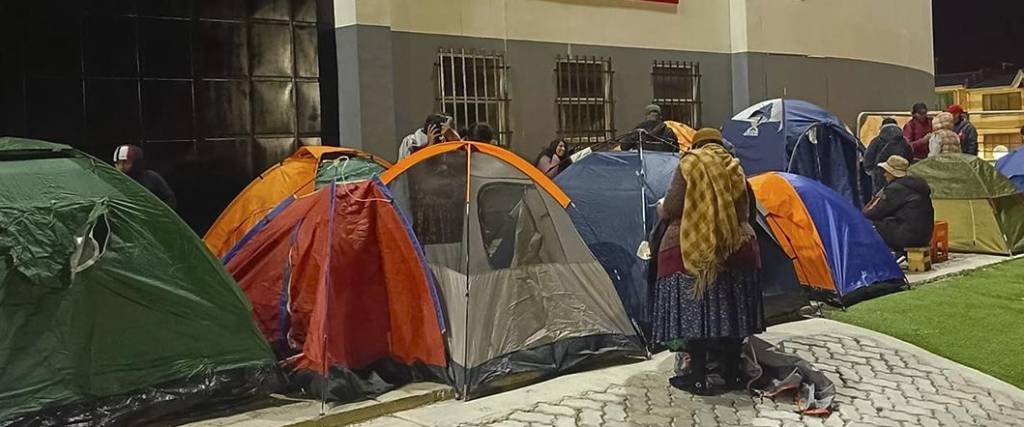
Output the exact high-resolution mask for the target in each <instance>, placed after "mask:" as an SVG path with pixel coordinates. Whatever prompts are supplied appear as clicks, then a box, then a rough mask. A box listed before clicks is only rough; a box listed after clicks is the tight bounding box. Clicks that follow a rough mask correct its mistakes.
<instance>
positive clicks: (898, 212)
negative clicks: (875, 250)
mask: <svg viewBox="0 0 1024 427" xmlns="http://www.w3.org/2000/svg"><path fill="white" fill-rule="evenodd" d="M878 167H879V168H881V169H882V170H883V171H884V174H885V181H886V185H885V187H884V188H882V191H879V192H878V194H877V195H875V198H874V199H872V200H871V202H869V203H868V205H867V206H866V207H865V208H864V216H865V217H867V218H868V219H869V220H871V222H872V223H873V224H874V226H875V230H877V231H878V234H879V235H880V236H882V240H884V241H885V244H886V245H888V246H889V248H890V249H892V250H893V251H895V252H902V251H903V249H904V248H914V247H922V246H928V245H930V244H931V240H932V227H934V225H935V210H934V208H932V198H931V194H932V190H931V187H929V186H928V183H927V182H925V180H923V179H921V178H918V177H916V176H909V175H907V169H908V168H909V167H910V162H908V161H907V159H905V158H903V157H901V156H890V157H889V158H888V159H887V160H886V161H885V162H883V163H879V164H878Z"/></svg>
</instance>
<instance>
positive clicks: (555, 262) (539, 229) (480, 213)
mask: <svg viewBox="0 0 1024 427" xmlns="http://www.w3.org/2000/svg"><path fill="white" fill-rule="evenodd" d="M381 180H383V181H384V182H385V183H387V184H389V185H390V186H391V188H392V191H393V193H394V197H395V201H396V202H397V204H398V205H399V206H400V207H401V208H402V209H403V210H404V211H405V212H408V213H409V215H410V218H411V221H412V227H413V230H414V231H415V232H416V236H417V238H418V239H419V241H420V243H421V244H422V245H423V249H424V251H425V253H426V258H427V262H428V264H429V265H430V268H431V269H432V270H433V273H434V275H435V277H436V278H437V281H438V285H439V287H440V289H441V295H442V301H443V304H442V305H443V306H444V311H445V314H446V316H447V331H446V333H445V337H446V339H447V342H448V351H449V357H450V359H449V367H450V368H451V371H452V375H453V377H454V383H455V386H456V389H457V390H458V391H459V392H460V394H461V395H462V396H463V397H464V398H472V397H476V396H480V395H483V394H488V393H491V392H496V391H501V390H504V389H507V388H511V387H516V386H518V385H522V384H525V383H528V382H534V381H538V380H541V379H544V378H547V377H550V376H553V375H557V374H560V373H564V372H569V371H574V370H579V369H583V368H584V367H586V366H592V365H594V364H603V363H609V362H613V361H618V360H623V359H626V358H633V357H643V356H645V355H646V351H645V350H644V348H643V346H642V344H641V340H640V338H639V336H638V335H637V332H636V330H635V329H634V328H633V325H632V323H631V322H630V320H629V316H627V315H626V310H625V309H624V308H623V306H622V302H621V301H620V300H619V296H618V295H617V294H616V292H615V287H614V285H612V281H611V279H609V278H608V274H607V273H605V270H604V268H602V267H601V264H599V263H598V262H597V260H596V259H595V258H594V256H593V255H592V254H591V253H590V251H589V250H588V249H587V246H586V244H584V242H583V239H581V238H580V235H579V234H578V233H577V232H576V228H575V227H573V223H572V221H571V220H570V219H569V215H568V214H566V208H569V207H570V203H569V198H568V197H567V196H566V195H565V193H563V192H562V190H560V189H559V188H558V186H556V185H555V184H554V183H553V182H552V181H551V180H550V179H549V178H548V177H547V176H545V175H544V174H543V173H541V172H540V171H539V170H537V169H536V168H535V167H533V165H530V164H529V163H527V162H526V161H524V160H523V159H521V158H519V157H518V156H516V155H515V154H512V153H511V152H508V151H506V150H504V149H501V148H500V147H497V146H493V145H489V144H480V143H473V142H450V143H444V144H438V145H433V146H430V147H428V148H424V149H422V150H420V151H417V152H416V153H415V154H413V155H412V156H409V157H407V158H405V159H403V160H402V161H401V162H399V163H398V164H396V165H395V166H393V167H391V168H390V169H388V170H387V171H386V172H385V173H384V174H383V175H382V176H381Z"/></svg>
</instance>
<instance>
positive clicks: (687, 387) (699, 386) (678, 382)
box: [668, 374, 715, 396]
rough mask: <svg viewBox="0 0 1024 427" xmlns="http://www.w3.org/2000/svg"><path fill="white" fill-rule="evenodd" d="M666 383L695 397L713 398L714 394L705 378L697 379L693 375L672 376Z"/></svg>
mask: <svg viewBox="0 0 1024 427" xmlns="http://www.w3.org/2000/svg"><path fill="white" fill-rule="evenodd" d="M668 383H669V384H671V385H672V387H675V388H677V389H679V390H682V391H685V392H689V393H691V394H694V395H697V396H713V395H714V394H715V393H714V391H713V390H712V388H711V384H709V383H708V381H707V379H706V378H697V376H695V375H693V374H690V375H686V376H674V377H672V378H669V379H668Z"/></svg>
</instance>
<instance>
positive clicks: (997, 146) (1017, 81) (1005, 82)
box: [934, 69, 1024, 160]
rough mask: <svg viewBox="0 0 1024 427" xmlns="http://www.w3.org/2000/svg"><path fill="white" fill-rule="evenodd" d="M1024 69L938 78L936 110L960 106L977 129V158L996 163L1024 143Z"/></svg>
mask: <svg viewBox="0 0 1024 427" xmlns="http://www.w3.org/2000/svg"><path fill="white" fill-rule="evenodd" d="M1022 80H1024V70H1020V69H1013V70H999V71H994V72H993V71H987V70H986V71H976V72H969V73H955V74H941V75H937V76H935V93H936V95H937V99H936V102H935V105H934V107H935V109H941V110H945V109H946V107H948V106H949V105H952V104H960V106H961V107H963V108H964V110H967V111H968V112H969V113H970V118H971V122H972V123H974V126H975V127H976V128H977V129H978V155H979V156H981V157H983V158H985V159H988V160H993V159H994V158H995V157H997V156H998V155H999V153H1000V152H1003V153H1005V152H1008V151H1013V150H1014V149H1015V148H1017V147H1020V146H1021V145H1022V144H1024V140H1022V135H1021V131H1020V129H1021V127H1024V112H1022V110H1024V106H1022V104H1024V85H1022V83H1024V81H1022Z"/></svg>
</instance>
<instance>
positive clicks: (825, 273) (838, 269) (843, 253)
mask: <svg viewBox="0 0 1024 427" xmlns="http://www.w3.org/2000/svg"><path fill="white" fill-rule="evenodd" d="M750 185H751V187H753V189H754V195H755V197H757V201H758V202H759V203H760V204H761V206H762V207H763V208H764V210H765V211H766V217H767V222H768V225H769V226H770V227H771V230H772V233H773V234H774V235H775V238H776V240H777V241H778V242H779V244H780V245H781V246H782V249H783V250H784V251H785V252H786V254H787V255H789V257H790V258H791V259H792V260H793V265H794V267H795V268H796V273H797V278H798V279H799V280H800V283H801V284H802V285H804V286H806V287H808V288H810V289H811V290H812V292H811V294H812V295H813V296H817V297H819V298H824V299H825V300H826V301H830V302H835V303H839V304H842V305H849V304H852V303H855V302H857V301H860V300H863V299H866V298H870V297H874V296H878V295H881V294H885V293H889V292H893V291H896V290H899V289H902V288H903V287H904V286H905V284H906V279H905V277H904V275H903V271H902V270H900V267H899V265H898V264H897V263H896V259H895V257H893V255H892V253H891V252H890V251H889V249H888V248H887V247H886V246H885V243H884V242H883V241H882V238H881V237H880V236H879V235H878V233H877V232H876V231H875V229H874V227H872V225H871V223H870V222H868V220H867V219H866V218H864V216H863V215H862V214H861V213H860V210H858V209H857V208H855V207H854V206H853V204H851V203H850V202H849V201H848V200H846V199H844V198H842V197H841V196H840V195H839V194H838V193H836V192H834V191H832V190H831V189H830V188H828V187H826V186H825V185H824V184H822V183H820V182H818V181H815V180H813V179H810V178H807V177H803V176H800V175H794V174H788V173H783V172H767V173H763V174H761V175H757V176H755V177H752V178H750Z"/></svg>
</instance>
